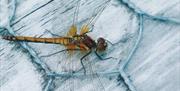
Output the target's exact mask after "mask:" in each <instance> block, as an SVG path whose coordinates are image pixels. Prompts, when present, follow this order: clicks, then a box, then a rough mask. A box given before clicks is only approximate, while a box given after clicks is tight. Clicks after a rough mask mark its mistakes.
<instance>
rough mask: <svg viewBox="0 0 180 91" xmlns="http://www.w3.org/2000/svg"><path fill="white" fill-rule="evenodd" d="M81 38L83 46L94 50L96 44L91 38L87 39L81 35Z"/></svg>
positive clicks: (86, 36) (87, 37)
mask: <svg viewBox="0 0 180 91" xmlns="http://www.w3.org/2000/svg"><path fill="white" fill-rule="evenodd" d="M82 38H83V39H82V42H83V44H85V45H86V46H87V47H88V48H89V49H94V48H96V42H95V41H94V40H93V39H92V38H91V37H89V36H88V35H83V37H82Z"/></svg>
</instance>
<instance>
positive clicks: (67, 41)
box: [3, 36, 72, 45]
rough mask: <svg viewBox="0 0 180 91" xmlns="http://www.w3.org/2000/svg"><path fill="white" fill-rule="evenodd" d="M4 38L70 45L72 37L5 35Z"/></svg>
mask: <svg viewBox="0 0 180 91" xmlns="http://www.w3.org/2000/svg"><path fill="white" fill-rule="evenodd" d="M3 39H6V40H10V41H25V42H36V43H52V44H62V45H68V44H70V43H71V41H72V39H71V38H68V37H62V38H35V37H24V36H3Z"/></svg>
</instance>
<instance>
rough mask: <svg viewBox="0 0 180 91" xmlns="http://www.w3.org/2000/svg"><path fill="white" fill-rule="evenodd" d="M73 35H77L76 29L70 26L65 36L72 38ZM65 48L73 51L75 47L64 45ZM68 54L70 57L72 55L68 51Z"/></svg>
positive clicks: (71, 52)
mask: <svg viewBox="0 0 180 91" xmlns="http://www.w3.org/2000/svg"><path fill="white" fill-rule="evenodd" d="M75 35H77V27H76V26H75V25H72V26H71V27H70V29H69V31H68V33H67V36H68V37H73V36H75ZM66 48H67V49H75V48H76V45H74V44H70V45H66ZM68 53H69V54H70V55H71V54H73V51H72V50H70V51H68Z"/></svg>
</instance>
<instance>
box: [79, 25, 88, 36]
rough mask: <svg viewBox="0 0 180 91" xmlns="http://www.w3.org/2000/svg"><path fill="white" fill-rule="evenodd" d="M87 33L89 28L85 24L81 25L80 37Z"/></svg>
mask: <svg viewBox="0 0 180 91" xmlns="http://www.w3.org/2000/svg"><path fill="white" fill-rule="evenodd" d="M88 32H89V26H88V25H87V24H86V25H83V26H82V28H81V32H80V35H83V34H85V33H88Z"/></svg>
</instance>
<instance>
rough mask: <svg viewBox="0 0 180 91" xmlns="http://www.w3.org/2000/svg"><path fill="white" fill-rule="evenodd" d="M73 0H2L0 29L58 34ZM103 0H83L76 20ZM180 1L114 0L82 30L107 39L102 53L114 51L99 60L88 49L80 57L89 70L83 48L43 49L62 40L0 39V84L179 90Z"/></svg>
mask: <svg viewBox="0 0 180 91" xmlns="http://www.w3.org/2000/svg"><path fill="white" fill-rule="evenodd" d="M13 1H16V3H15V4H14V3H13ZM77 2H78V0H9V2H8V0H1V1H0V36H4V35H21V36H36V37H38V36H41V37H57V36H53V35H52V34H51V33H50V32H52V33H54V34H57V35H59V36H64V35H66V33H67V31H68V29H69V27H70V26H71V25H72V24H73V15H74V11H75V8H76V6H77ZM105 4H106V1H104V0H81V3H80V7H79V13H78V21H77V26H78V28H79V29H80V28H81V26H82V25H83V24H85V23H86V22H88V19H89V18H91V17H93V16H95V15H96V14H97V13H98V12H99V9H100V8H102V7H103V6H104V5H105ZM8 5H9V6H8ZM179 8H180V1H179V0H174V1H169V0H112V1H111V2H110V3H109V5H108V6H107V7H106V8H105V10H104V11H103V12H102V14H101V15H100V16H99V17H98V19H97V21H96V22H95V24H94V29H93V32H91V33H88V35H89V36H92V38H93V39H95V40H97V39H98V38H99V37H103V38H105V39H107V40H109V41H110V42H112V43H113V45H111V44H110V43H109V44H108V49H107V51H106V52H105V53H103V54H102V55H103V57H115V59H109V60H103V61H101V60H100V59H98V57H97V56H96V55H95V54H94V53H92V54H91V55H89V56H88V57H87V58H86V59H85V60H84V63H85V67H86V69H87V75H84V74H83V69H82V66H81V64H80V58H81V57H82V56H83V55H84V54H83V53H81V52H78V51H77V52H74V55H72V56H71V57H70V56H69V55H68V53H67V52H62V53H59V54H55V55H53V56H47V57H44V55H48V54H51V53H54V52H57V51H60V50H63V49H65V47H63V46H61V45H57V44H43V43H24V42H9V41H7V40H3V39H0V91H128V90H130V91H179V90H180V72H179V69H180V55H178V54H180V31H179V30H180V17H179V16H180V10H179ZM14 13H15V15H13V14H14ZM48 31H50V32H48ZM78 32H80V31H78ZM96 73H97V74H96Z"/></svg>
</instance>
